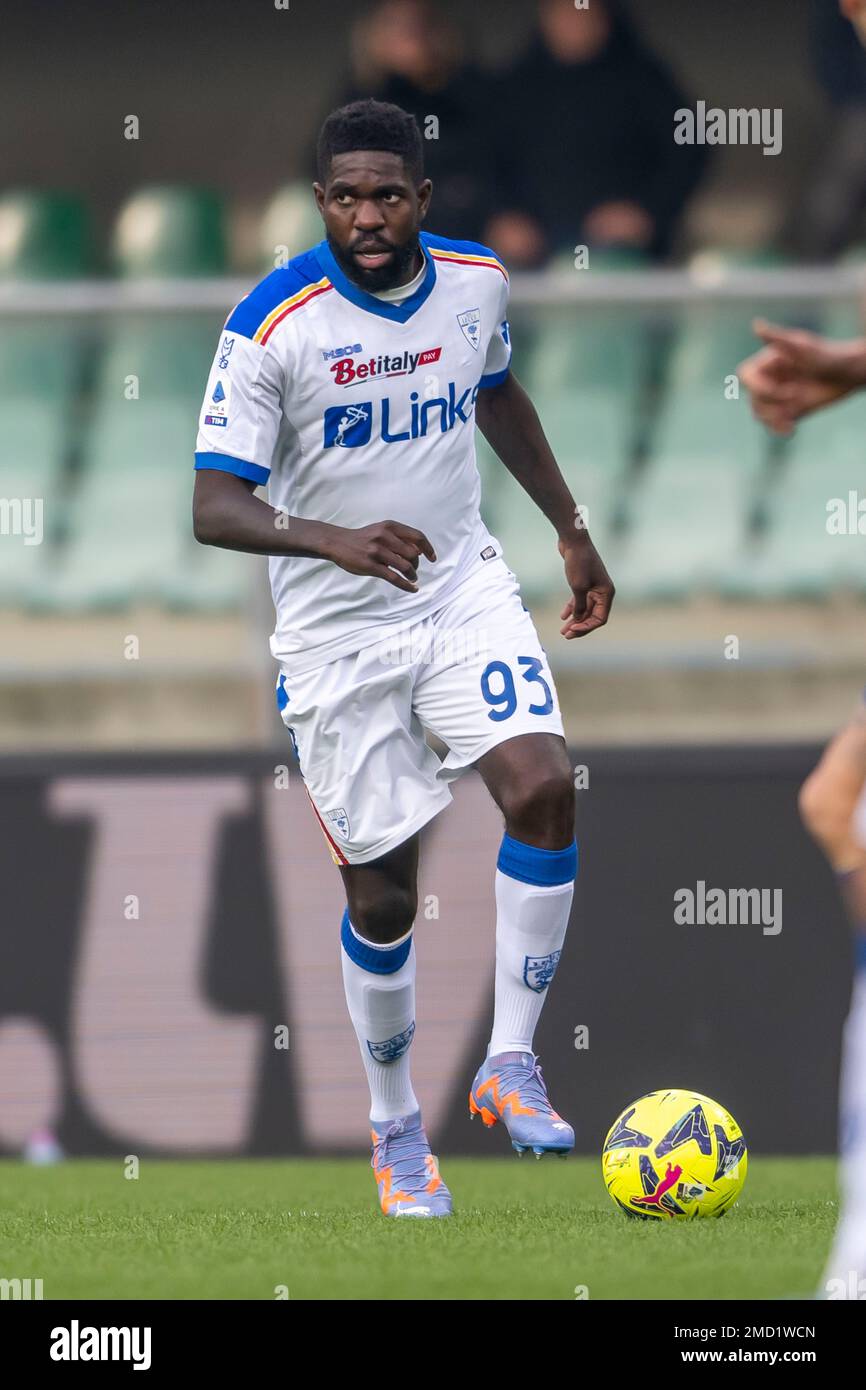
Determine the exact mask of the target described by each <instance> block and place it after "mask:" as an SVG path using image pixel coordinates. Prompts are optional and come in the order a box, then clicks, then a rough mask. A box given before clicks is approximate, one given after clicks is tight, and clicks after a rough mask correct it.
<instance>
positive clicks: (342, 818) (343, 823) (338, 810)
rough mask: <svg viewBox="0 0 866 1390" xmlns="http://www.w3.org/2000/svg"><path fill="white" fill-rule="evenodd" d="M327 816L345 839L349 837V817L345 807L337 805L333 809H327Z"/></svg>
mask: <svg viewBox="0 0 866 1390" xmlns="http://www.w3.org/2000/svg"><path fill="white" fill-rule="evenodd" d="M325 817H326V819H327V820H329V821H330V822H331V824H332V826H333V827H334V829H335V830H337V831H338V832H339V833H340V834H341V835H342V836H343V839H344V840H347V839H348V838H349V817H348V816H347V815H346V810H345V807H343V806H335V808H334V810H333V811H326V812H325Z"/></svg>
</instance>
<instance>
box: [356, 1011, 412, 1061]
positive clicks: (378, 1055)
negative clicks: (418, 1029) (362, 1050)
mask: <svg viewBox="0 0 866 1390" xmlns="http://www.w3.org/2000/svg"><path fill="white" fill-rule="evenodd" d="M414 1036H415V1020H414V1019H413V1020H412V1022H411V1023H410V1024H409V1027H408V1028H404V1030H403V1032H402V1033H395V1034H394V1036H393V1038H386V1039H385V1041H384V1042H370V1039H369V1038H368V1039H367V1047H368V1048H369V1050H370V1056H371V1057H372V1058H373V1060H374V1061H376V1062H396V1060H397V1058H398V1057H402V1056H403V1053H404V1052H405V1051H406V1050H407V1048H408V1047H409V1044H410V1042H411V1041H412V1039H413V1037H414Z"/></svg>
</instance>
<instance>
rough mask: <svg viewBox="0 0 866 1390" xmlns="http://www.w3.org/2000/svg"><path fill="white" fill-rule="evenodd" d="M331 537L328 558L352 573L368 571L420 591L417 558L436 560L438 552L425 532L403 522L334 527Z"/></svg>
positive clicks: (397, 585) (391, 582)
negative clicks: (350, 527)
mask: <svg viewBox="0 0 866 1390" xmlns="http://www.w3.org/2000/svg"><path fill="white" fill-rule="evenodd" d="M333 529H334V533H335V534H334V537H333V539H331V540H329V543H328V553H327V558H328V559H329V560H332V561H333V563H334V564H335V565H339V566H340V569H343V570H347V571H348V573H349V574H369V575H373V576H375V578H377V579H384V580H385V582H386V583H387V584H393V585H394V587H395V589H403V590H405V592H406V593H407V594H415V593H417V592H418V560H419V557H420V556H421V555H425V556H426V557H427V559H428V560H435V559H436V552H435V550H434V549H433V547H432V545H431V544H430V542H429V540H428V539H427V537H426V536H425V535H424V532H423V531H416V530H415V527H414V526H404V525H403V523H402V522H400V521H375V522H374V523H373V525H372V526H362V527H360V528H359V529H358V530H351V529H349V528H348V527H342V526H335V527H334V528H333Z"/></svg>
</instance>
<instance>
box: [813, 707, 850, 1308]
mask: <svg viewBox="0 0 866 1390" xmlns="http://www.w3.org/2000/svg"><path fill="white" fill-rule="evenodd" d="M864 788H866V711H863V712H861V714H860V716H859V717H858V719H857V720H856V721H855V722H854V723H853V724H851V725H849V726H848V727H847V728H846V729H844V730H843V731H842V733H840V734H839V735H838V736H837V737H836V738H835V739H834V740H833V741H832V743H831V744H830V745H829V747H828V748H827V749H826V751H825V753H824V755H823V757H822V759H821V761H820V763H819V764H818V766H817V768H816V769H815V771H814V772H813V773H812V774H811V776H810V777H809V778H808V780H807V781H806V783H805V784H804V786H803V789H802V791H801V793H800V810H801V814H802V817H803V821H804V823H805V825H806V827H807V829H808V830H809V831H810V833H811V834H812V836H813V837H814V839H815V840H817V842H818V844H819V845H820V846H821V848H822V849H823V851H824V854H825V855H826V857H827V859H828V860H829V861H830V864H831V865H832V867H833V869H834V870H835V871H836V874H837V876H838V879H839V886H840V889H841V892H842V896H843V898H844V900H845V905H846V908H847V911H848V914H849V916H850V918H851V922H852V925H853V927H854V932H855V953H856V954H855V973H854V987H853V992H852V996H851V1005H850V1010H849V1013H848V1018H847V1021H846V1024H845V1032H844V1037H843V1047H842V1071H841V1085H840V1188H841V1194H842V1203H841V1212H840V1218H839V1225H838V1227H837V1231H836V1239H835V1242H834V1245H833V1249H832V1251H831V1254H830V1258H829V1261H828V1264H827V1267H826V1269H825V1271H824V1280H823V1285H822V1289H821V1294H822V1296H824V1297H831V1298H851V1297H853V1298H858V1297H862V1296H863V1294H862V1290H861V1281H864V1280H866V801H864Z"/></svg>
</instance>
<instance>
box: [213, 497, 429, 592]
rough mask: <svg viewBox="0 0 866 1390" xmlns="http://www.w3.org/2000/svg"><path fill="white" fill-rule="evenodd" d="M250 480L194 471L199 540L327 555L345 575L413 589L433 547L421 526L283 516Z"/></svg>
mask: <svg viewBox="0 0 866 1390" xmlns="http://www.w3.org/2000/svg"><path fill="white" fill-rule="evenodd" d="M255 486H256V485H255V483H251V482H248V481H247V480H246V479H245V478H238V477H236V476H235V474H233V473H221V472H217V471H215V470H211V469H205V470H202V471H201V472H198V473H196V480H195V491H194V493H193V529H194V532H195V538H196V540H197V541H200V542H201V543H202V544H203V545H216V546H221V547H223V548H224V549H227V550H244V551H247V552H249V553H250V554H253V555H296V556H306V557H308V558H313V559H322V560H330V561H331V562H332V564H335V565H339V567H340V569H344V570H346V571H347V572H348V573H349V574H364V575H372V576H374V577H375V578H377V579H384V580H385V582H386V583H387V584H393V585H394V587H395V588H397V589H403V590H404V591H406V592H407V593H410V594H411V593H414V592H415V591H416V589H417V587H418V560H419V558H420V557H421V556H422V555H423V556H425V557H426V559H428V560H429V561H430V562H431V563H433V562H434V561H435V559H436V554H435V551H434V550H433V547H432V545H431V544H430V542H429V540H428V539H427V537H426V536H425V535H424V533H423V531H418V530H416V529H415V527H414V526H404V525H402V524H401V523H400V522H398V521H377V522H374V523H373V524H372V525H370V526H364V527H360V528H358V529H352V528H349V527H345V526H332V525H330V524H329V523H327V522H324V521H315V520H311V519H309V518H306V517H299V516H287V515H286V514H285V512H280V511H277V509H276V508H275V507H271V506H269V505H268V503H267V502H265V501H263V500H262V499H261V498H260V497H256V496H255Z"/></svg>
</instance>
